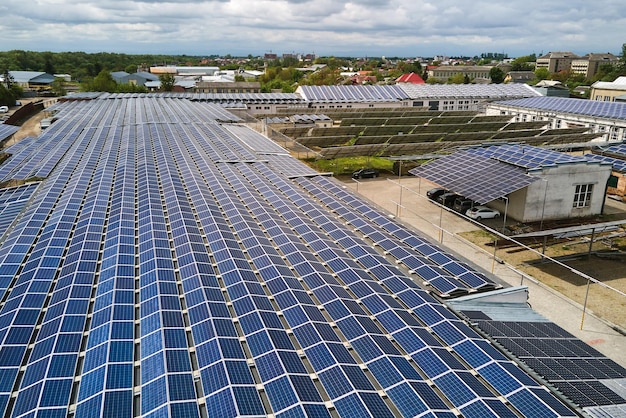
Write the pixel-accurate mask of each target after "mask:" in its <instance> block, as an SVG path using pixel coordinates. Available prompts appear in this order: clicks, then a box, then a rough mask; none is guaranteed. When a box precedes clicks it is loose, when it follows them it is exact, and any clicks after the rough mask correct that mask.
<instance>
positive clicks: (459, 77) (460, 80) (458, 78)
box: [448, 73, 469, 84]
mask: <svg viewBox="0 0 626 418" xmlns="http://www.w3.org/2000/svg"><path fill="white" fill-rule="evenodd" d="M466 76H467V74H463V73H458V74H455V75H453V76H452V77H450V78H448V84H464V83H465V77H466ZM468 78H469V77H468ZM468 82H469V80H468Z"/></svg>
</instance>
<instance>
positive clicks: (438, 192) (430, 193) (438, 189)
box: [426, 187, 450, 200]
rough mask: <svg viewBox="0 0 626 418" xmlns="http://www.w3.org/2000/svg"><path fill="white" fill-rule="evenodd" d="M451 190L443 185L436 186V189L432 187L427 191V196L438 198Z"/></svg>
mask: <svg viewBox="0 0 626 418" xmlns="http://www.w3.org/2000/svg"><path fill="white" fill-rule="evenodd" d="M449 191H450V190H447V189H444V188H442V187H435V188H434V189H430V190H429V191H427V192H426V197H428V198H429V199H430V200H437V198H438V197H439V196H441V195H442V194H444V193H448V192H449Z"/></svg>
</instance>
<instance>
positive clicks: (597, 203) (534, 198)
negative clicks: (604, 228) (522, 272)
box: [488, 164, 611, 222]
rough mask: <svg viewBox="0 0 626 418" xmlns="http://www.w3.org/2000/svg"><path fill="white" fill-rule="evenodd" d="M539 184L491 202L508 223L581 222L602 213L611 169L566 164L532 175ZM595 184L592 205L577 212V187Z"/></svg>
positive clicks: (589, 165) (593, 165)
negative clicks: (579, 220) (577, 220)
mask: <svg viewBox="0 0 626 418" xmlns="http://www.w3.org/2000/svg"><path fill="white" fill-rule="evenodd" d="M531 175H532V176H533V177H538V178H539V179H540V180H537V181H535V182H534V183H532V184H530V185H529V186H528V187H525V188H523V189H521V190H518V191H516V192H513V193H510V194H509V195H508V196H507V197H508V205H507V200H506V199H498V200H495V201H493V202H490V203H489V204H488V206H490V207H492V208H494V209H498V210H499V211H500V212H501V213H502V214H503V215H504V213H505V212H506V216H507V219H515V220H516V221H519V222H540V221H541V220H544V221H545V220H556V219H568V218H578V217H585V216H591V215H598V214H601V213H602V209H603V205H604V199H605V196H606V185H607V181H608V179H609V176H610V175H611V168H610V167H607V166H601V165H599V164H567V165H560V166H557V167H552V168H546V169H543V170H540V171H537V172H533V173H531ZM579 184H593V193H592V196H591V205H590V206H589V207H584V208H574V207H573V204H574V194H575V191H576V185H579Z"/></svg>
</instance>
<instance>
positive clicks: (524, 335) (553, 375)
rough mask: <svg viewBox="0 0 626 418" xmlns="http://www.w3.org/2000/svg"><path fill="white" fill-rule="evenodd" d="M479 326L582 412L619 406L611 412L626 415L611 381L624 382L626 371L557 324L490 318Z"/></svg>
mask: <svg viewBox="0 0 626 418" xmlns="http://www.w3.org/2000/svg"><path fill="white" fill-rule="evenodd" d="M477 324H478V326H479V327H480V328H481V329H482V330H483V331H485V332H486V333H488V334H489V335H490V336H492V337H493V338H494V339H495V340H496V341H497V342H498V343H499V344H501V345H502V346H503V347H504V348H505V349H506V350H508V351H510V352H511V353H512V354H513V355H515V356H516V357H518V358H519V359H521V360H522V361H523V362H524V363H526V365H528V366H529V367H530V368H532V369H533V370H534V371H535V372H537V373H538V374H539V375H541V376H542V377H543V378H544V379H546V380H547V381H548V382H550V383H551V384H552V385H554V386H555V387H556V388H557V389H558V390H559V391H561V392H562V393H563V394H564V395H565V396H567V397H568V398H569V399H570V400H571V401H572V402H574V403H576V404H577V405H579V406H580V407H581V408H588V407H592V408H593V407H604V406H610V405H615V406H619V407H618V408H615V407H613V408H611V407H610V408H608V411H613V412H618V411H621V412H622V413H623V412H624V411H626V399H624V397H623V394H624V393H625V391H623V390H622V395H620V394H618V393H616V392H614V391H613V390H611V386H612V384H611V383H612V382H611V381H612V380H615V379H617V380H618V382H619V381H622V380H623V379H624V376H626V369H625V368H624V367H622V366H620V365H619V364H617V363H615V362H614V361H613V360H611V359H609V358H607V357H606V356H604V355H602V354H601V353H600V352H598V351H597V350H596V349H594V348H593V347H591V346H589V345H587V344H585V343H584V342H582V341H580V340H579V339H577V338H576V337H574V336H573V335H571V334H570V333H568V332H567V331H565V330H564V329H562V328H561V327H559V326H557V325H556V324H554V323H551V322H509V321H494V320H491V319H490V318H489V317H488V316H481V318H480V319H479V320H477ZM599 409H600V411H601V410H602V408H599ZM604 413H605V414H606V411H605V412H604ZM591 415H592V416H595V414H593V413H592V414H591ZM619 415H621V414H617V415H612V416H619ZM598 416H608V415H604V414H600V413H599V414H598Z"/></svg>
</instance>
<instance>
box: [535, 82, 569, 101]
mask: <svg viewBox="0 0 626 418" xmlns="http://www.w3.org/2000/svg"><path fill="white" fill-rule="evenodd" d="M533 87H534V88H535V90H537V91H538V92H539V93H541V95H542V96H553V97H569V96H570V94H569V89H568V88H567V87H566V86H564V85H563V83H561V82H560V81H556V80H541V81H540V82H538V83H537V84H535V85H534V86H533Z"/></svg>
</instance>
